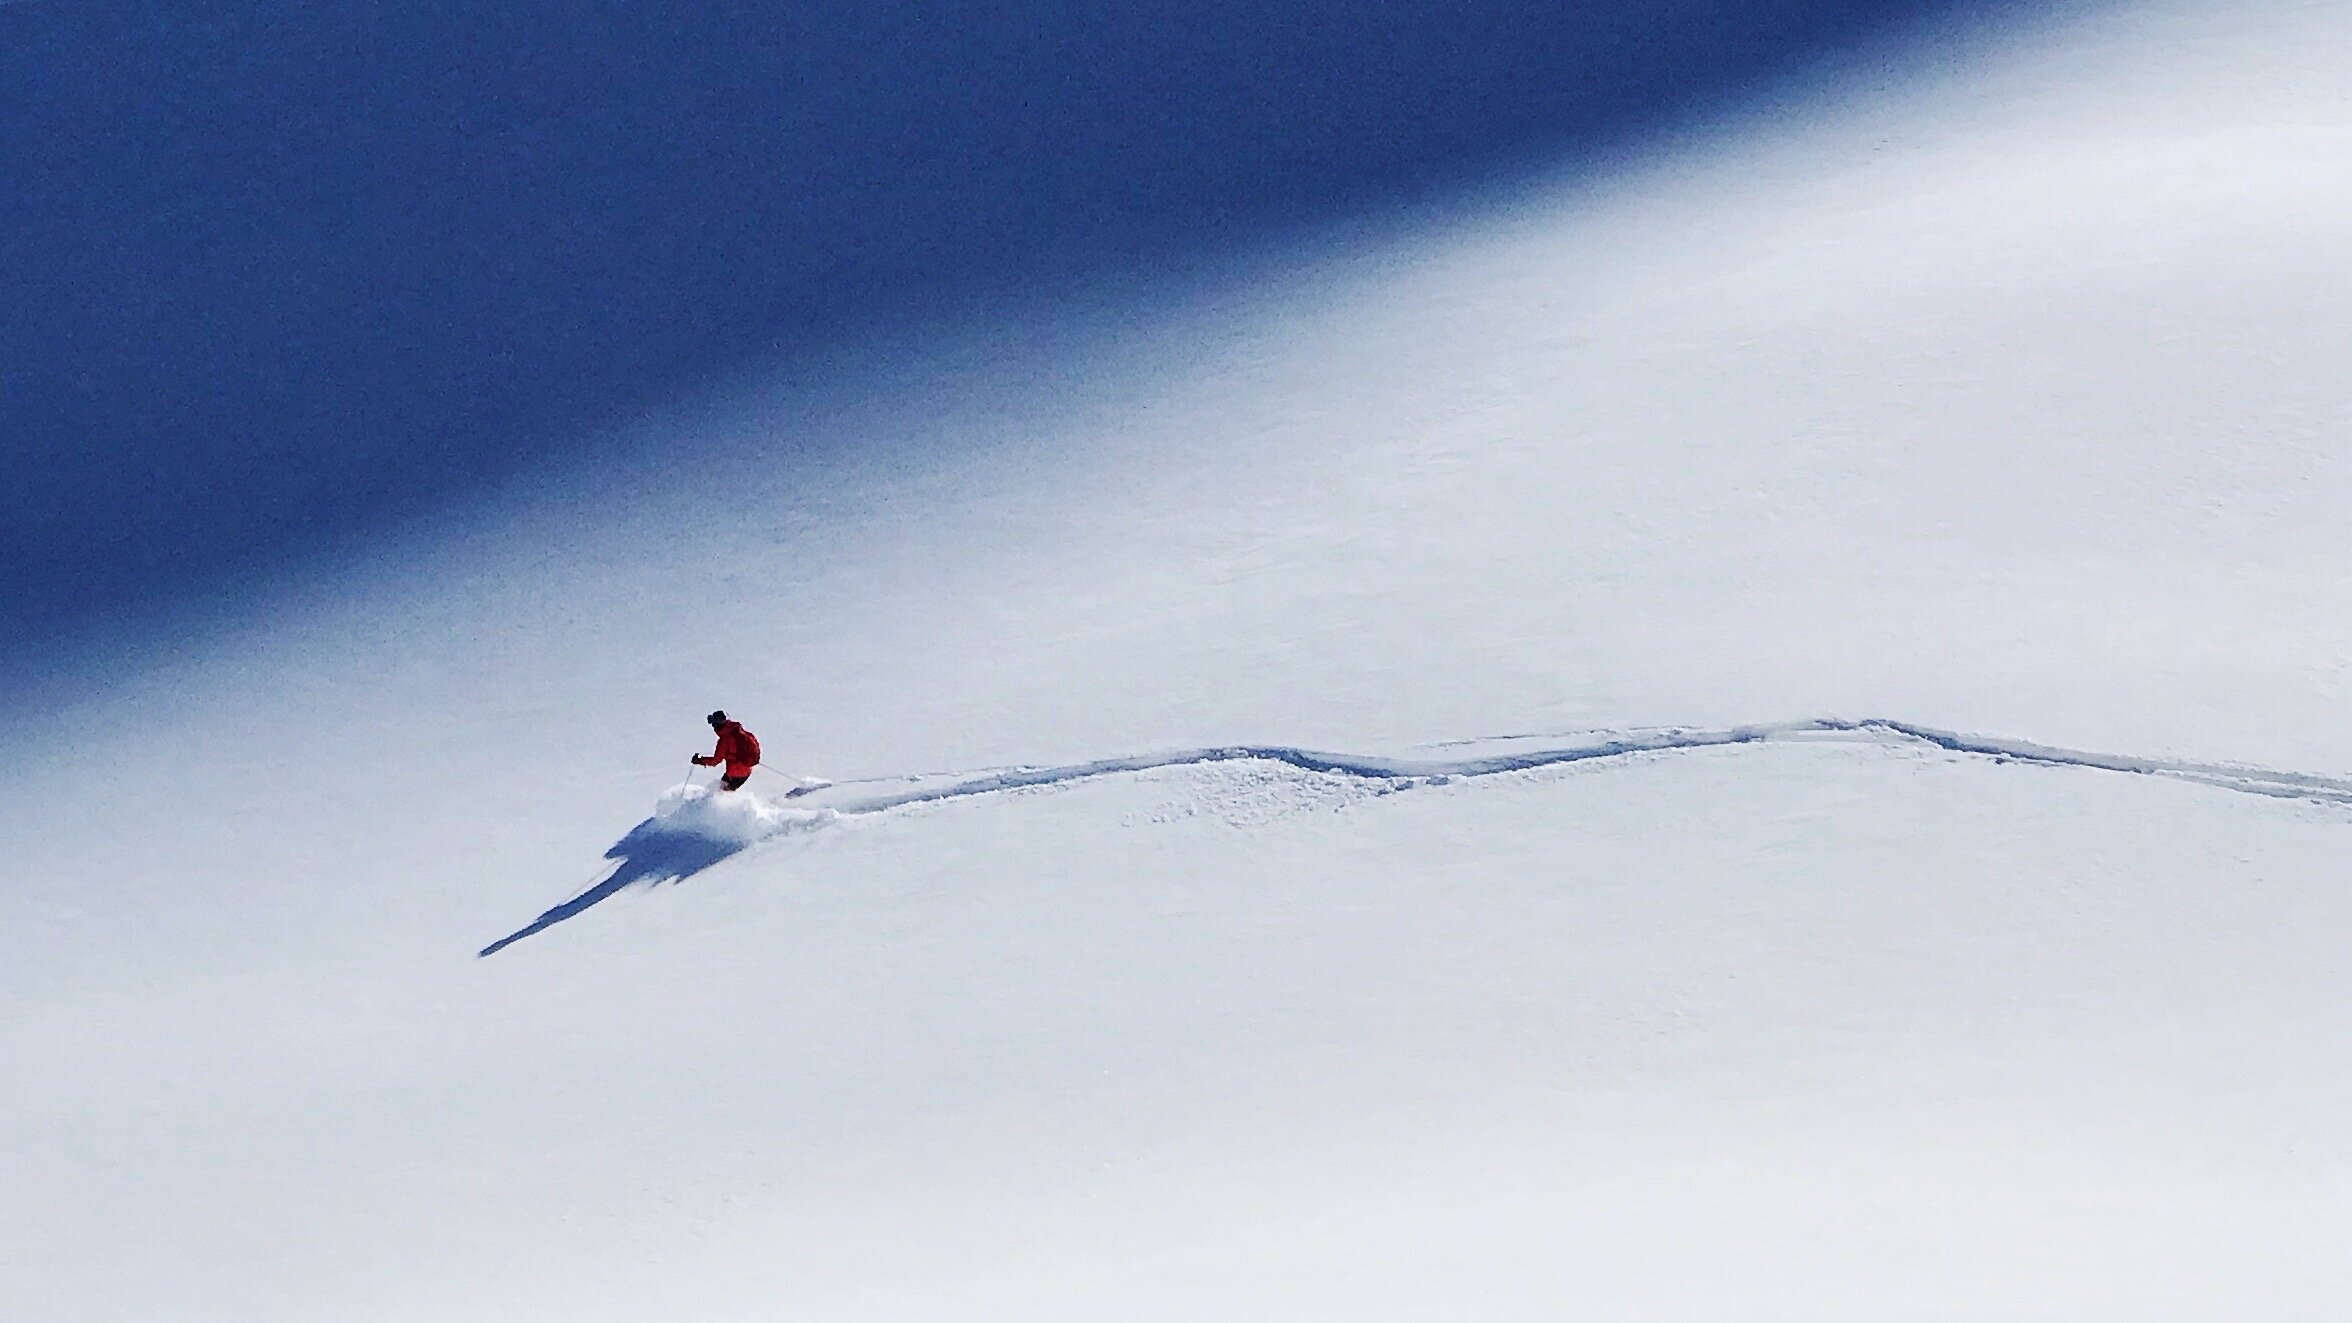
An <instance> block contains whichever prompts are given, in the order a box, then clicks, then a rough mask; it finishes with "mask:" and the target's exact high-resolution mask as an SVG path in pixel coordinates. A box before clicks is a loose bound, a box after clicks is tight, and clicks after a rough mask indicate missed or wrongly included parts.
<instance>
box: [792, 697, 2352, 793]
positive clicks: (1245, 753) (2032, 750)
mask: <svg viewBox="0 0 2352 1323" xmlns="http://www.w3.org/2000/svg"><path fill="white" fill-rule="evenodd" d="M1898 740H1900V741H1915V742H1918V743H1923V744H1931V745H1934V746H1936V747H1937V748H1941V749H1945V750H1948V751H1950V752H1953V753H1961V754H1970V755H1974V756H1977V757H1983V758H1991V759H1994V760H1995V761H1999V762H2013V763H2029V764H2033V765H2037V766H2043V767H2074V768H2084V769H2089V770H2093V771H2103V772H2121V773H2127V774H2131V775H2138V776H2161V777H2166V778H2170V779H2174V780H2182V781H2191V782H2195V783H2197V784H2199V785H2207V786H2212V787H2215V788H2216V789H2221V790H2234V791H2238V792H2240V793H2243V794H2250V795H2266V796H2270V797H2273V798H2279V799H2308V800H2313V801H2317V802H2321V803H2330V804H2343V805H2352V778H2346V777H2332V776H2321V775H2318V774H2316V773H2310V772H2288V771H2277V770H2273V769H2270V768H2265V767H2253V766H2247V765H2242V764H2236V763H2205V762H2185V761H2176V760H2170V759H2163V758H2142V757H2136V756H2132V755H2128V754H2111V753H2097V752H2092V751H2090V750H2085V749H2067V748H2061V747H2059V746H2056V745H2049V744H2035V743H2032V742H2031V741H2027V740H2011V739H2001V738H1998V737H1993V736H1983V735H1963V734H1960V733H1958V732H1955V731H1948V730H1938V729H1936V728H1935V727H1932V726H1921V725H1915V724H1913V723H1911V722H1907V721H1895V720H1890V719H1888V718H1884V717H1873V718H1868V719H1865V720H1860V721H1848V720H1844V719H1841V718H1836V717H1820V718H1815V719H1813V720H1810V721H1786V722H1775V723H1769V724H1763V725H1752V726H1732V727H1727V728H1724V729H1720V730H1691V729H1683V728H1669V729H1664V730H1656V731H1644V732H1636V733H1629V734H1625V735H1619V736H1614V737H1611V738H1609V739H1606V740H1601V741H1597V742H1595V743H1591V744H1575V745H1566V746H1559V747H1554V748H1542V749H1529V750H1524V751H1521V752H1514V753H1500V754H1489V755H1486V756H1484V757H1473V758H1459V759H1406V758H1377V757H1366V756H1358V755H1352V754H1338V753H1321V752H1317V751H1315V750H1312V749H1301V748H1295V747H1292V746H1289V745H1226V746H1220V747H1214V748H1203V749H1183V750H1175V751H1171V752H1167V753H1157V754H1139V755H1134V756H1131V757H1125V758H1101V759H1096V760H1094V761H1092V762H1084V763H1071V764H1068V765H1065V766H1060V767H1011V768H1002V769H997V770H993V771H988V772H983V773H980V774H977V775H974V776H971V777H969V778H968V779H965V780H961V781H956V782H953V783H952V784H948V785H941V786H926V787H923V788H920V789H912V790H904V791H899V792H896V793H893V794H884V795H877V796H871V797H868V798H864V799H857V800H851V801H848V802H844V803H840V804H837V805H836V806H835V808H836V809H837V811H839V812H841V813H844V814H870V813H886V812H888V811H890V810H892V809H897V808H904V807H906V806H908V805H911V804H928V803H937V802H939V801H942V800H950V799H968V798H971V797H973V796H977V795H990V794H999V793H1002V792H1005V791H1009V790H1026V789H1031V788H1034V787H1038V786H1050V785H1064V784H1068V783H1070V782H1074V781H1086V780H1092V779H1094V778H1096V777H1103V776H1116V775H1121V774H1125V773H1133V772H1149V771H1155V770H1158V769H1160V768H1163V767H1187V766H1199V765H1204V764H1208V763H1221V762H1243V761H1251V760H1255V761H1260V762H1276V763H1283V764H1286V765H1288V766H1291V767H1296V768H1298V769H1300V770H1301V771H1308V772H1326V773H1333V774H1337V775H1342V776H1354V777H1362V778H1364V779H1367V780H1378V781H1390V782H1397V783H1405V784H1416V783H1417V784H1442V783H1444V782H1446V781H1453V780H1467V779H1470V778H1473V777H1483V776H1497V775H1501V774H1504V773H1508V772H1527V771H1533V770H1535V769H1537V768H1541V767H1556V766H1559V765H1562V764H1565V763H1578V762H1592V761H1595V760H1598V759H1604V758H1623V757H1627V756H1630V755H1633V754H1638V753H1667V752H1677V751H1683V750H1692V749H1708V748H1717V747H1721V746H1724V745H1732V744H1765V743H1774V742H1782V743H1785V742H1795V741H1805V742H1812V743H1872V744H1882V743H1888V742H1891V741H1898Z"/></svg>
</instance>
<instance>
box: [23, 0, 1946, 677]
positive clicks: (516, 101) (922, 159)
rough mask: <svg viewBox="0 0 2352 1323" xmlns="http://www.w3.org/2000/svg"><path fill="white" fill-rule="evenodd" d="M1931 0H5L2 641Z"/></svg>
mask: <svg viewBox="0 0 2352 1323" xmlns="http://www.w3.org/2000/svg"><path fill="white" fill-rule="evenodd" d="M1947 8H1949V6H1946V5H1944V4H1941V3H1936V2H1933V0H1744V2H1742V0H1645V2H1643V3H1622V2H1620V3H1598V4H1559V3H1507V2H1504V0H1453V2H1451V3H1438V2H1436V0H1409V2H1392V3H1382V4H1357V5H1340V4H1328V3H1308V2H1306V0H1246V2H1241V3H1226V2H1221V0H1205V2H1200V0H1196V2H1192V3H1175V2H1174V0H1133V2H1129V3H1121V4H1115V5H1114V4H1074V3H1067V2H1065V0H1031V2H1030V3H1021V4H1001V3H951V2H948V0H933V2H931V3H888V2H877V0H804V2H802V3H795V4H789V5H786V4H770V3H753V2H750V0H745V2H742V3H732V4H707V3H682V4H651V3H611V2H609V0H607V2H602V3H597V2H588V3H583V2H582V0H564V2H563V3H560V4H558V3H550V2H548V0H520V2H519V3H501V4H471V5H459V6H453V5H447V4H427V5H411V6H397V5H377V4H352V3H322V4H314V5H305V6H287V5H266V6H265V5H254V4H206V3H195V4H190V3H184V2H182V0H174V2H173V3H168V4H162V3H156V4H130V5H122V4H106V3H79V2H77V3H64V2H62V0H59V2H56V3H34V4H24V5H11V6H7V7H5V8H0V108H4V109H5V115H4V116H0V124H4V125H5V127H4V128H0V179H5V180H6V181H7V183H6V187H5V188H4V189H0V247H4V250H5V252H6V253H7V254H8V261H7V263H6V270H5V275H0V280H4V281H5V288H4V289H0V428H5V431H4V432H0V437H4V438H5V445H6V447H7V451H8V456H7V457H8V460H9V469H10V471H11V473H12V475H14V476H13V477H12V479H11V481H10V482H9V483H8V484H6V485H5V487H0V562H5V563H6V564H7V565H8V566H9V567H10V573H8V574H7V575H5V576H0V636H5V637H9V638H11V639H14V640H17V642H15V643H13V644H11V645H10V649H21V651H17V654H16V656H15V657H14V658H13V659H12V660H13V662H14V663H15V664H16V665H17V666H23V665H26V664H32V665H35V666H37V665H38V664H39V663H38V662H37V660H36V654H39V653H41V652H42V651H43V650H44V647H45V645H46V646H56V647H64V646H66V645H69V644H71V643H72V641H73V640H75V639H76V638H78V637H82V636H84V635H91V636H93V637H94V636H95V635H94V634H92V631H94V630H96V629H98V628H99V627H101V626H109V625H111V626H115V627H118V628H119V627H120V626H121V625H122V624H123V622H125V621H134V622H135V621H136V620H138V619H139V618H141V617H142V616H143V615H144V614H145V613H150V612H155V611H159V610H165V609H171V608H175V607H177V608H182V609H185V608H187V607H189V606H191V605H192V604H194V605H196V606H198V607H199V609H201V608H202V607H204V606H205V605H206V604H220V605H222V606H223V607H224V608H230V609H233V608H234V607H235V606H236V605H237V604H239V603H244V602H248V601H250V600H252V599H254V598H255V597H256V596H257V595H259V594H262V593H265V592H266V591H268V588H269V586H270V584H271V583H272V582H273V581H274V580H276V579H279V578H282V577H283V576H284V575H286V574H288V573H299V571H300V568H301V567H302V566H303V565H304V564H305V563H306V562H308V561H309V560H310V559H311V558H314V557H316V556H318V555H320V554H322V553H344V554H353V553H356V554H361V555H364V554H365V551H366V548H367V546H368V545H369V541H370V539H371V538H373V537H375V536H377V535H378V534H380V533H382V532H383V531H384V530H386V529H389V528H392V527H395V526H397V524H398V523H399V522H400V521H401V520H403V519H405V518H408V517H411V516H413V515H415V514H417V513H419V512H421V511H426V510H432V509H446V508H451V507H454V506H462V505H463V504H464V503H465V502H466V501H468V500H469V499H471V498H472V497H474V496H475V495H477V494H479V493H481V492H483V491H485V490H487V489H488V487H489V486H490V485H491V484H493V483H496V482H499V481H501V480H504V479H508V478H511V477H513V476H515V475H517V474H527V473H529V472H530V471H532V470H533V469H534V468H537V467H540V466H547V465H560V464H564V463H567V462H578V456H577V455H575V454H573V453H572V452H573V451H574V450H575V448H576V447H578V446H579V444H580V441H581V438H582V437H583V436H585V435H587V434H588V433H590V432H591V431H592V430H593V429H594V428H596V427H597V425H598V424H600V423H604V422H608V421H610V420H612V419H615V418H618V417H623V416H626V415H629V414H631V413H632V412H634V411H637V410H640V409H642V408H644V407H646V406H648V405H652V404H657V403H659V402H662V401H665V400H670V399H675V398H678V397H680V396H682V395H687V394H690V393H691V392H692V391H693V390H694V389H695V388H696V387H697V386H698V384H700V383H704V382H708V381H713V380H716V379H720V378H722V377H724V376H726V375H728V374H730V373H731V372H734V371H739V370H741V369H742V368H744V367H746V366H749V365H753V364H767V363H777V362H784V363H789V362H790V361H792V360H793V359H794V358H795V357H796V356H804V355H809V354H812V353H814V352H815V351H817V350H819V349H821V348H823V347H825V346H828V345H832V344H836V343H839V342H841V341H843V340H844V339H846V338H848V337H852V336H855V335H858V334H860V333H861V332H864V331H867V330H871V329H874V328H877V327H883V328H886V327H889V326H891V325H893V324H894V323H898V322H902V321H905V320H907V319H910V318H923V317H928V316H931V315H934V314H936V313H937V312H938V311H939V310H941V309H942V308H954V309H959V310H964V311H966V312H972V311H976V310H978V311H984V310H985V309H986V308H987V307H989V306H991V305H992V302H993V301H994V300H998V299H1009V298H1013V297H1034V296H1036V295H1038V294H1040V293H1043V294H1045V295H1047V296H1048V297H1050V296H1051V295H1052V294H1053V292H1054V291H1057V290H1063V289H1070V288H1075V287H1078V286H1081V285H1083V284H1084V283H1086V282H1088V281H1091V280H1097V279H1115V280H1119V281H1121V282H1128V283H1141V284H1144V285H1148V284H1149V283H1150V282H1151V281H1152V280H1154V279H1157V278H1161V277H1162V276H1163V275H1167V276H1171V277H1172V276H1173V274H1174V273H1179V272H1182V271H1183V270H1185V269H1187V268H1188V267H1191V266H1194V265H1197V264H1200V263H1204V262H1205V263H1214V262H1215V261H1217V260H1219V259H1220V258H1221V257H1223V256H1226V255H1230V254H1234V253H1237V252H1246V251H1248V250H1249V249H1251V248H1252V246H1253V245H1258V244H1262V243H1264V242H1266V241H1268V240H1269V239H1271V238H1274V237H1278V236H1280V237H1292V236H1297V235H1299V234H1302V233H1305V234H1311V233H1313V231H1314V230H1315V228H1316V227H1318V226H1321V225H1325V224H1331V223H1336V222H1339V221H1343V220H1345V219H1346V218H1348V217H1350V216H1353V215H1358V214H1361V213H1364V212H1366V211H1369V210H1374V209H1378V208H1381V207H1385V206H1389V205H1393V204H1395V203H1398V202H1408V203H1421V202H1428V201H1431V200H1433V199H1440V198H1442V197H1443V196H1445V194H1446V192H1447V191H1448V190H1450V189H1453V188H1457V187H1461V186H1464V185H1469V184H1474V183H1477V182H1480V181H1482V180H1487V179H1492V178H1494V177H1497V176H1498V175H1506V174H1508V173H1510V172H1512V171H1515V170H1517V169H1521V168H1524V167H1527V166H1530V165H1534V164H1556V163H1559V162H1562V161H1573V160H1576V159H1579V158H1586V157H1592V158H1598V157H1604V156H1606V155H1607V154H1608V153H1610V152H1612V151H1614V150H1617V149H1619V148H1621V147H1623V146H1625V145H1626V144H1628V143H1630V142H1637V141H1638V140H1639V139H1640V137H1641V136H1642V135H1643V134H1644V133H1645V132H1647V131H1650V130H1653V129H1655V128H1658V127H1659V126H1661V125H1664V124H1670V123H1673V122H1675V121H1676V120H1677V118H1678V117H1683V116H1687V115H1689V114H1690V113H1692V112H1694V111H1698V112H1704V111H1705V110H1707V109H1709V108H1712V107H1716V106H1719V105H1721V104H1722V103H1723V102H1724V100H1725V99H1726V98H1730V97H1736V96H1738V95H1740V94H1742V93H1744V92H1747V91H1749V90H1751V89H1753V88H1755V87H1756V86H1758V85H1759V84H1760V83H1762V82H1765V81H1767V80H1769V79H1770V78H1771V77H1772V76H1774V75H1776V74H1781V73H1785V72H1788V71H1791V70H1794V69H1799V68H1802V67H1804V66H1805V65H1807V64H1808V62H1810V61H1811V60H1813V59H1815V58H1817V57H1819V56H1820V55H1822V54H1824V53H1829V52H1840V51H1850V50H1854V49H1857V48H1859V47H1862V46H1864V45H1866V44H1867V42H1868V41H1869V40H1870V39H1871V38H1872V37H1874V36H1876V35H1878V34H1880V33H1883V32H1885V31H1887V30H1890V29H1895V28H1899V27H1900V26H1901V25H1903V24H1906V23H1911V22H1915V21H1918V20H1921V19H1923V18H1925V17H1929V16H1932V15H1933V14H1935V13H1937V12H1939V11H1942V10H1945V9H1947ZM1974 8H1975V9H1977V10H1979V11H1981V10H1982V8H1983V7H1982V6H1976V7H1974ZM131 633H132V634H134V635H135V633H136V631H135V629H134V630H132V631H131ZM0 660H11V659H9V658H7V657H6V656H5V653H4V652H0Z"/></svg>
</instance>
